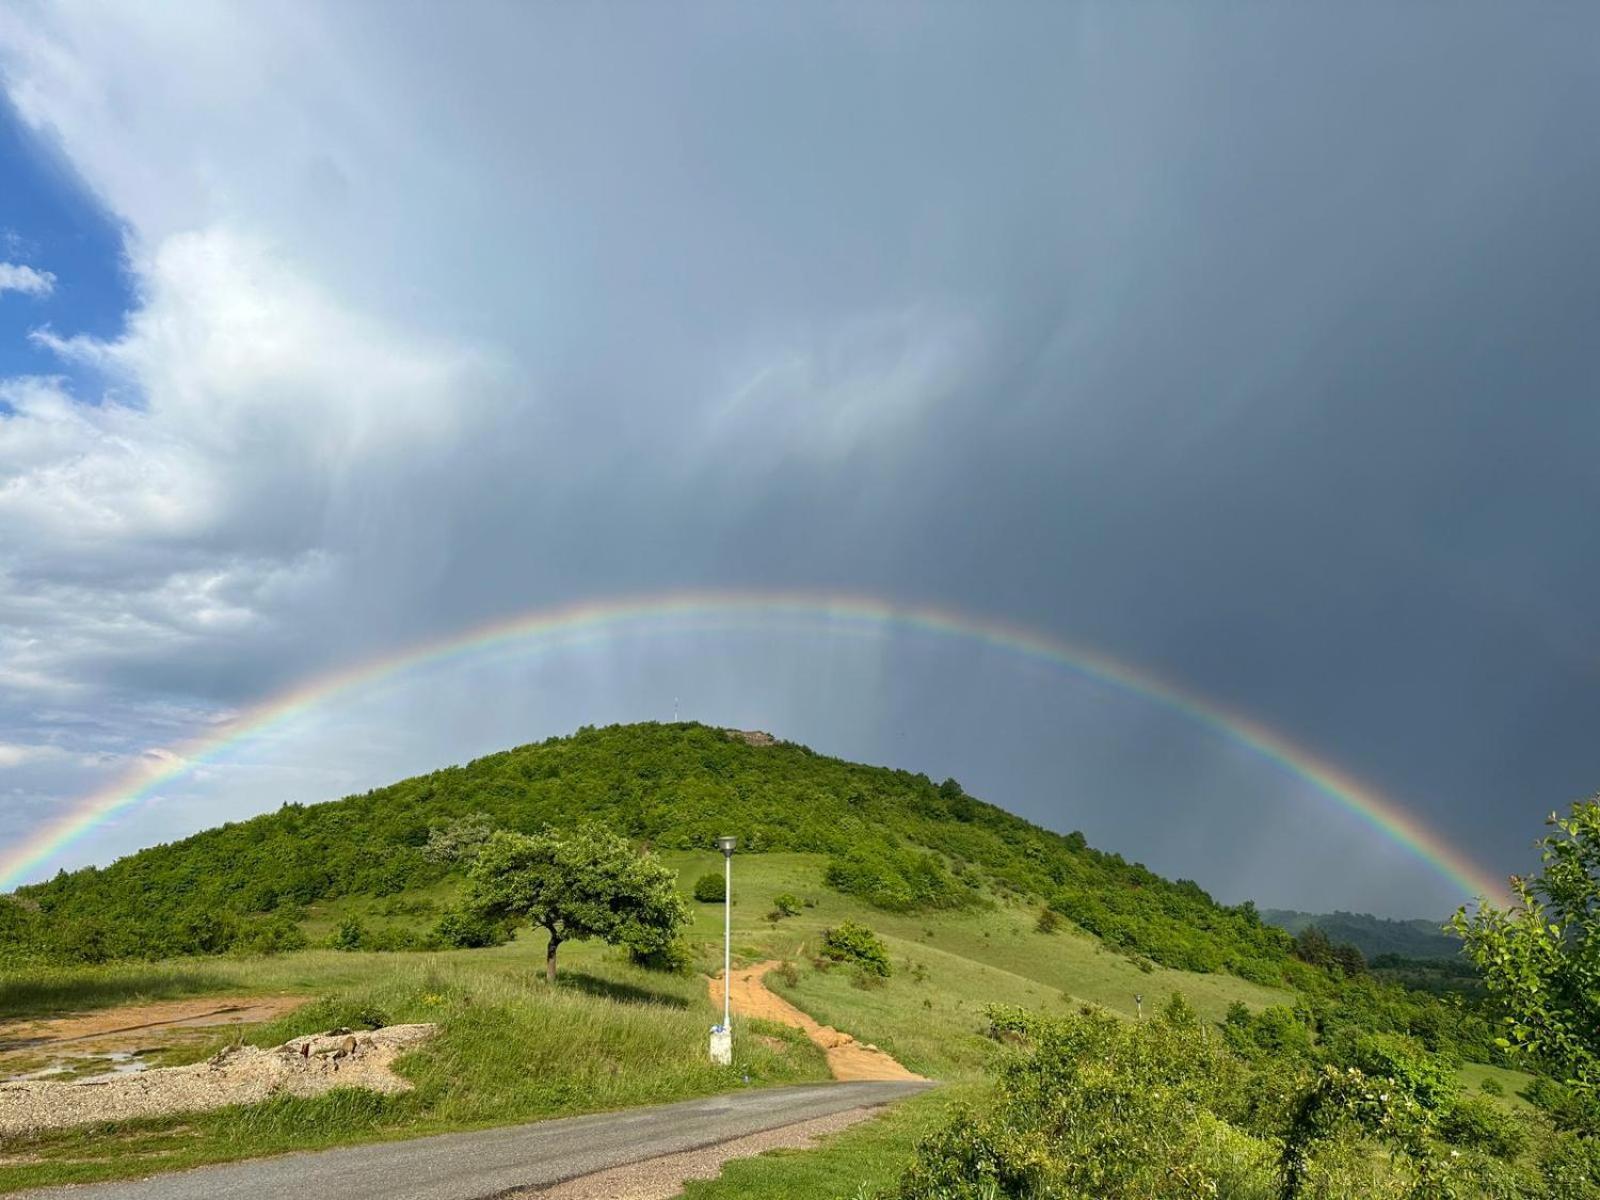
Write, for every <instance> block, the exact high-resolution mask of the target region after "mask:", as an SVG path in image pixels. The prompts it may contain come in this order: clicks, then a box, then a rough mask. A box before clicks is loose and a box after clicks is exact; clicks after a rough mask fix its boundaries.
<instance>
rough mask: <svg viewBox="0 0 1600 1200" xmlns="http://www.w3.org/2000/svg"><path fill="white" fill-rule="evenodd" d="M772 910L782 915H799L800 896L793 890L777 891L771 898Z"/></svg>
mask: <svg viewBox="0 0 1600 1200" xmlns="http://www.w3.org/2000/svg"><path fill="white" fill-rule="evenodd" d="M772 911H773V912H775V913H777V914H778V915H779V916H782V917H797V916H799V915H800V897H799V896H796V895H795V894H794V893H793V892H779V893H778V894H777V895H776V896H774V897H773V898H772Z"/></svg>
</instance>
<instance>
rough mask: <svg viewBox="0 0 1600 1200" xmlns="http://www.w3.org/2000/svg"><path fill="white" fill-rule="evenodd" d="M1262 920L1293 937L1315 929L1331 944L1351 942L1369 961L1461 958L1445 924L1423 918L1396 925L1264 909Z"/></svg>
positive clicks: (1370, 919) (1382, 919)
mask: <svg viewBox="0 0 1600 1200" xmlns="http://www.w3.org/2000/svg"><path fill="white" fill-rule="evenodd" d="M1261 919H1262V920H1263V921H1265V922H1266V923H1267V924H1269V925H1276V926H1277V927H1278V928H1280V929H1286V930H1288V931H1289V932H1290V933H1300V932H1302V931H1303V930H1305V929H1307V928H1309V927H1310V926H1312V925H1315V926H1316V927H1317V928H1318V929H1320V930H1322V932H1323V933H1325V934H1326V935H1327V936H1328V940H1329V941H1330V942H1348V943H1350V944H1351V945H1353V946H1355V947H1356V949H1358V950H1360V951H1361V953H1362V954H1364V955H1366V956H1367V959H1368V961H1371V960H1372V959H1375V958H1379V957H1381V956H1383V955H1393V956H1395V957H1397V958H1407V959H1447V960H1450V961H1452V962H1453V961H1455V960H1457V959H1459V958H1460V957H1461V942H1460V941H1459V940H1457V939H1456V938H1454V937H1451V936H1450V935H1449V934H1447V933H1445V932H1444V922H1443V921H1429V920H1426V919H1425V918H1420V917H1419V918H1415V919H1412V920H1407V921H1393V920H1389V919H1388V918H1386V917H1374V916H1371V915H1369V914H1367V913H1348V912H1331V913H1308V912H1297V911H1295V910H1294V909H1287V908H1268V909H1263V910H1262V913H1261Z"/></svg>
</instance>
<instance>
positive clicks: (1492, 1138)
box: [1439, 1096, 1528, 1162]
mask: <svg viewBox="0 0 1600 1200" xmlns="http://www.w3.org/2000/svg"><path fill="white" fill-rule="evenodd" d="M1439 1135H1440V1136H1441V1137H1443V1138H1444V1140H1445V1141H1447V1142H1450V1143H1451V1144H1452V1145H1456V1146H1465V1147H1468V1148H1470V1149H1473V1150H1482V1151H1483V1152H1484V1153H1485V1154H1491V1155H1493V1156H1494V1157H1495V1158H1498V1159H1502V1160H1504V1161H1506V1162H1510V1161H1512V1160H1513V1159H1515V1158H1516V1157H1517V1155H1519V1154H1521V1153H1522V1151H1523V1149H1524V1148H1525V1147H1526V1146H1527V1144H1528V1131H1527V1130H1526V1129H1525V1128H1524V1127H1523V1124H1522V1122H1521V1121H1520V1120H1518V1119H1517V1118H1516V1117H1515V1116H1513V1115H1512V1114H1511V1113H1508V1112H1507V1111H1506V1110H1505V1109H1503V1108H1501V1107H1500V1106H1499V1105H1498V1104H1496V1103H1495V1102H1494V1101H1493V1100H1485V1099H1483V1098H1481V1097H1478V1096H1463V1097H1461V1099H1459V1100H1457V1101H1456V1102H1455V1103H1454V1104H1453V1105H1451V1107H1450V1111H1449V1112H1447V1113H1445V1115H1444V1117H1443V1119H1442V1120H1441V1121H1440V1122H1439Z"/></svg>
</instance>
